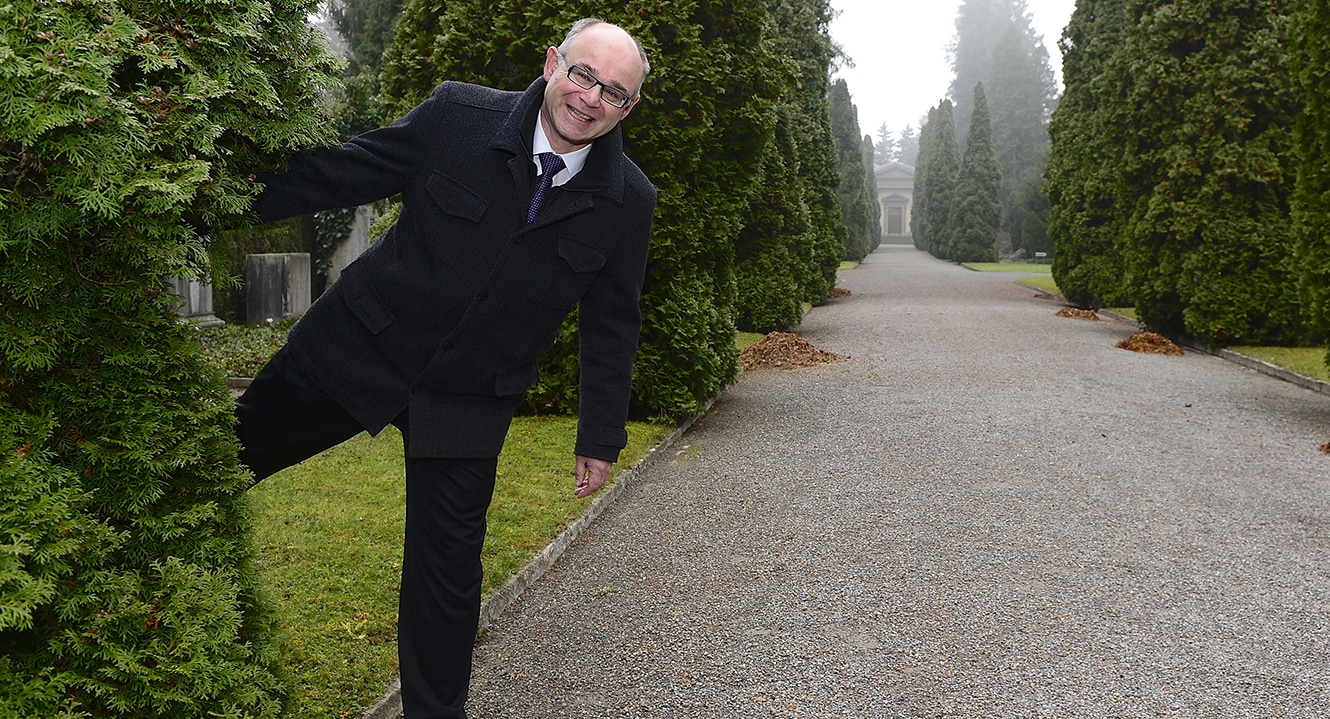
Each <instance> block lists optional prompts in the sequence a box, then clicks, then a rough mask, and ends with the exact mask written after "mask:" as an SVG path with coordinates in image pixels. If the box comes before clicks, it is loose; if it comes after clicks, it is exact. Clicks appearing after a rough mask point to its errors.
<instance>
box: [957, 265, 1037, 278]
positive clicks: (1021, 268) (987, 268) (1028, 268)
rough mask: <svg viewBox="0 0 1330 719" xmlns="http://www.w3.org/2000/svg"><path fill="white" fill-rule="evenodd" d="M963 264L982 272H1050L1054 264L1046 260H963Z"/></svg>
mask: <svg viewBox="0 0 1330 719" xmlns="http://www.w3.org/2000/svg"><path fill="white" fill-rule="evenodd" d="M961 264H962V265H964V266H965V267H969V268H970V269H972V270H978V271H980V272H1037V273H1039V274H1043V275H1046V274H1049V273H1050V272H1052V271H1053V265H1051V264H1048V263H1046V262H962V263H961Z"/></svg>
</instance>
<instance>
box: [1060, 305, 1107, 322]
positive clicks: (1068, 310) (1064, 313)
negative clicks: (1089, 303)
mask: <svg viewBox="0 0 1330 719" xmlns="http://www.w3.org/2000/svg"><path fill="white" fill-rule="evenodd" d="M1058 317H1070V318H1072V319H1076V320H1094V321H1096V322H1097V321H1099V314H1098V313H1097V312H1095V311H1094V310H1083V309H1081V308H1079V307H1063V308H1062V309H1060V310H1058Z"/></svg>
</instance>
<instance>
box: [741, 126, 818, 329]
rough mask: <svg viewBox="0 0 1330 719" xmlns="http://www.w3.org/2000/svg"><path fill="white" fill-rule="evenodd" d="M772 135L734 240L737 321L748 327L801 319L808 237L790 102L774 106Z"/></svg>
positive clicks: (779, 326) (784, 325)
mask: <svg viewBox="0 0 1330 719" xmlns="http://www.w3.org/2000/svg"><path fill="white" fill-rule="evenodd" d="M778 112H779V116H778V117H779V122H777V124H776V132H775V136H774V138H773V141H772V142H771V143H770V144H769V145H768V146H767V151H766V152H765V153H763V158H762V168H761V169H762V176H763V178H764V181H763V182H762V183H761V185H759V186H758V188H757V189H756V190H755V192H754V195H753V202H752V203H751V204H750V205H749V212H748V217H747V220H746V222H745V223H744V227H743V229H742V230H740V231H739V237H738V242H737V243H736V246H735V282H736V286H737V292H736V298H735V309H736V311H737V314H738V320H737V325H738V328H739V329H741V330H746V331H749V332H771V331H772V330H781V329H788V328H790V327H793V326H795V325H797V324H799V322H800V321H801V320H802V319H803V309H804V308H803V292H802V288H801V287H800V283H799V277H798V271H799V269H800V267H799V266H800V264H801V263H800V255H801V249H802V248H801V245H802V243H801V240H802V239H804V238H805V237H807V232H808V206H807V204H806V203H805V202H804V201H803V197H802V196H801V194H800V189H801V185H800V183H799V178H798V168H797V166H794V165H792V164H791V162H790V158H793V157H796V156H797V151H796V149H795V143H796V139H795V137H794V135H793V132H792V131H791V125H792V123H791V118H790V115H791V114H792V108H791V107H790V106H788V105H786V106H782V107H780V108H779V109H778Z"/></svg>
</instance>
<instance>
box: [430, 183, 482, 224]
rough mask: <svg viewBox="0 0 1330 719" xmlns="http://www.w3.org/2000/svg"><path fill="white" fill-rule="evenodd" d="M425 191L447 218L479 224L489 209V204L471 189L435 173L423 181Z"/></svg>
mask: <svg viewBox="0 0 1330 719" xmlns="http://www.w3.org/2000/svg"><path fill="white" fill-rule="evenodd" d="M425 190H426V191H427V192H429V196H430V198H431V199H433V200H434V204H436V205H438V207H439V211H440V212H442V213H443V214H445V215H447V216H449V217H456V218H458V219H461V220H467V221H469V222H480V220H481V218H483V217H484V216H485V210H487V209H489V202H488V201H486V200H485V198H484V197H481V196H480V195H479V194H477V193H476V192H475V191H473V190H472V189H471V188H469V187H467V186H466V185H463V184H462V183H461V182H458V181H457V180H454V179H453V178H451V177H449V176H447V175H445V174H443V173H442V172H435V173H433V174H431V175H430V176H429V179H428V180H426V181H425Z"/></svg>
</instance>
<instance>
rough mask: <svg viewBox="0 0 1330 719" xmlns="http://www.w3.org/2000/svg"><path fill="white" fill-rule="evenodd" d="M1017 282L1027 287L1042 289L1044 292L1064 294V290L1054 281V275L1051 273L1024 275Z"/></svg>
mask: <svg viewBox="0 0 1330 719" xmlns="http://www.w3.org/2000/svg"><path fill="white" fill-rule="evenodd" d="M1016 284H1018V285H1022V286H1025V287H1033V288H1034V289H1036V290H1040V291H1042V292H1049V293H1052V294H1055V295H1058V296H1059V297H1060V296H1061V295H1062V290H1060V289H1058V284H1057V283H1056V282H1054V281H1053V277H1052V276H1051V275H1043V276H1040V277H1022V278H1020V279H1019V280H1016Z"/></svg>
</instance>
